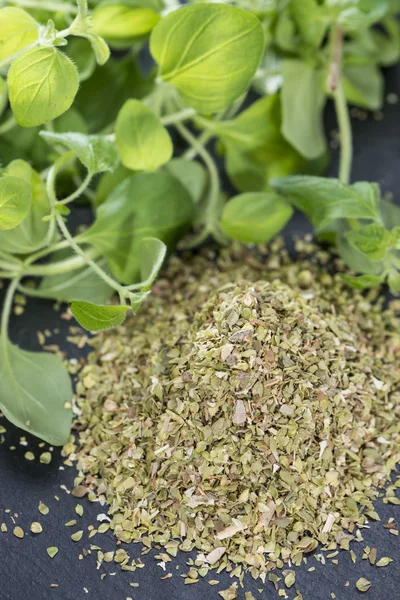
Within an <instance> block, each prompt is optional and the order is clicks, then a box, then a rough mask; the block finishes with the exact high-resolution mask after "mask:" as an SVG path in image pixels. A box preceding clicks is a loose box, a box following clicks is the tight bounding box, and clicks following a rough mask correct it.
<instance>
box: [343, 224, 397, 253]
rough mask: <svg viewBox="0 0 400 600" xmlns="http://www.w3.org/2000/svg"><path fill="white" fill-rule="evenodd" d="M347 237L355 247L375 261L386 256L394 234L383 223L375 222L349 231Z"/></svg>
mask: <svg viewBox="0 0 400 600" xmlns="http://www.w3.org/2000/svg"><path fill="white" fill-rule="evenodd" d="M347 239H348V240H349V242H350V244H351V245H352V246H353V248H355V249H356V250H358V251H359V252H362V254H366V255H367V256H368V258H369V259H370V260H373V261H375V260H382V259H383V258H384V257H385V255H386V252H387V250H388V248H389V247H390V245H391V241H392V236H391V234H390V232H389V231H387V229H385V228H384V227H382V225H378V224H377V223H373V224H371V225H364V226H363V227H359V228H358V229H352V230H350V231H349V232H348V233H347Z"/></svg>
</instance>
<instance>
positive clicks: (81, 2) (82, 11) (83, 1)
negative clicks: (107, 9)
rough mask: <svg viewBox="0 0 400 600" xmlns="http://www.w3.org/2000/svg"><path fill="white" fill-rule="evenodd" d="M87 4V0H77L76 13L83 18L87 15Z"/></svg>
mask: <svg viewBox="0 0 400 600" xmlns="http://www.w3.org/2000/svg"><path fill="white" fill-rule="evenodd" d="M87 12H88V5H87V0H78V15H79V17H80V18H81V19H82V20H84V19H86V17H87Z"/></svg>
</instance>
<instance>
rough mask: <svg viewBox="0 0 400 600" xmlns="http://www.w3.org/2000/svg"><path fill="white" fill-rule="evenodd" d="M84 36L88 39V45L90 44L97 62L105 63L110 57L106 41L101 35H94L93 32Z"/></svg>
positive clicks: (99, 63)
mask: <svg viewBox="0 0 400 600" xmlns="http://www.w3.org/2000/svg"><path fill="white" fill-rule="evenodd" d="M85 37H86V39H88V40H89V42H90V45H91V46H92V49H93V52H94V54H95V56H96V62H97V64H98V65H105V63H106V62H107V61H108V59H109V58H110V48H109V47H108V46H107V44H106V42H105V41H104V40H103V38H102V37H100V36H99V35H95V34H94V33H87V34H86V35H85Z"/></svg>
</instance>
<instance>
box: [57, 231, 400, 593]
mask: <svg viewBox="0 0 400 600" xmlns="http://www.w3.org/2000/svg"><path fill="white" fill-rule="evenodd" d="M299 246H300V248H299V250H300V257H301V258H302V260H301V261H295V262H293V261H291V260H290V259H289V258H288V256H287V253H286V251H285V250H284V249H283V248H282V247H281V245H280V242H275V244H274V248H273V252H271V253H269V254H264V255H263V248H261V249H260V248H259V249H257V251H251V250H249V249H244V248H243V247H239V246H231V247H230V248H228V249H225V250H224V251H222V253H220V254H219V256H218V257H216V256H214V254H213V251H212V250H205V251H203V253H200V254H199V255H197V256H193V257H189V258H187V259H185V260H184V261H181V260H180V259H177V258H173V259H172V260H171V262H170V264H169V267H168V268H167V270H166V272H165V277H164V279H162V280H161V281H159V282H158V284H157V286H156V288H155V289H154V293H153V295H152V298H151V300H149V302H148V303H147V304H146V306H145V307H144V308H143V309H142V310H141V312H140V314H138V315H137V316H136V317H135V318H133V319H131V321H130V322H127V323H126V324H125V326H123V327H121V328H119V330H117V331H111V332H109V333H106V334H103V335H102V336H99V337H97V338H96V339H95V340H94V341H93V344H94V348H95V351H94V353H93V354H92V356H91V359H90V363H89V364H88V365H87V366H86V367H85V368H84V369H83V371H82V373H81V376H80V382H79V384H78V406H79V408H80V409H81V411H82V412H81V416H80V418H79V432H80V433H79V443H78V446H77V447H75V446H74V445H73V444H72V443H71V444H69V445H68V447H67V448H66V453H67V454H70V453H72V458H76V459H77V461H78V467H79V469H80V475H79V477H78V478H77V480H76V484H77V485H79V484H83V485H86V486H88V487H89V488H90V489H91V490H92V491H91V492H90V494H89V498H91V499H92V500H93V499H95V498H98V497H99V498H101V499H102V500H106V502H107V503H108V505H109V514H110V516H111V517H112V522H111V527H112V528H113V530H114V531H115V534H116V536H117V537H118V538H119V539H120V540H122V541H126V542H129V541H136V540H140V541H141V542H142V543H144V544H145V545H147V546H150V545H151V544H152V543H156V544H158V545H161V546H162V547H164V548H165V550H166V552H168V553H169V554H171V555H174V554H176V552H177V550H178V548H180V549H182V550H192V549H197V550H198V552H199V554H198V558H197V560H196V561H195V568H194V569H192V570H191V576H190V577H191V578H192V579H193V580H194V581H195V580H196V578H197V577H198V576H199V574H200V575H204V574H206V573H207V572H208V570H209V569H215V568H227V569H228V570H229V571H230V572H231V573H233V574H234V575H237V576H239V577H241V576H242V575H243V573H244V571H247V570H249V571H250V572H251V574H252V575H253V577H255V578H257V577H261V579H265V577H266V573H268V571H270V570H271V568H273V567H275V566H276V565H278V566H280V567H283V566H284V565H285V564H286V563H288V562H289V561H290V563H292V564H295V565H298V564H300V563H301V561H302V558H303V555H304V554H305V553H308V552H311V551H313V550H314V549H315V548H316V547H317V545H318V542H321V543H322V544H323V545H325V547H326V548H327V549H329V550H332V551H333V550H335V549H337V548H348V546H349V543H350V541H351V540H352V539H354V538H355V537H357V535H358V534H357V531H358V527H359V526H362V525H363V524H365V523H366V522H367V520H368V519H374V518H377V515H376V513H375V512H374V509H373V505H372V502H373V500H374V499H375V498H376V497H377V495H378V493H379V492H378V490H379V488H382V486H383V484H385V483H387V481H388V479H389V476H390V473H391V471H392V470H393V469H394V467H395V464H396V462H398V461H399V460H400V370H399V368H398V361H399V357H400V329H399V321H398V320H397V318H396V312H395V311H396V308H398V306H395V304H396V303H395V302H393V303H392V305H391V307H390V308H389V309H387V310H382V303H381V302H380V301H379V300H377V298H376V292H373V293H370V294H369V295H368V294H367V295H366V294H365V293H364V294H361V293H359V292H357V291H354V290H352V289H349V288H347V287H346V286H345V285H344V284H343V283H342V281H341V278H340V275H330V274H329V270H328V268H327V267H326V266H324V264H325V263H328V261H330V260H333V259H332V257H330V256H329V255H328V254H327V253H324V252H323V251H318V254H316V252H317V251H316V249H315V248H313V247H312V246H311V245H309V244H306V243H305V242H304V241H303V242H301V243H300V244H299ZM307 251H311V253H312V254H313V258H312V259H307V258H306V256H305V252H307ZM302 253H303V256H302ZM397 304H398V303H397ZM74 455H75V456H74ZM395 487H396V486H395V485H393V486H392V487H391V488H390V489H389V492H388V494H387V497H388V501H389V502H390V501H391V498H394V496H395ZM395 501H396V500H393V502H395Z"/></svg>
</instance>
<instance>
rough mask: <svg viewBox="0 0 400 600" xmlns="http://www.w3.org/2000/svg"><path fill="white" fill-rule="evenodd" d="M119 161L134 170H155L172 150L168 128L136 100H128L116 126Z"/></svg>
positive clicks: (168, 158)
mask: <svg viewBox="0 0 400 600" xmlns="http://www.w3.org/2000/svg"><path fill="white" fill-rule="evenodd" d="M115 134H116V141H117V147H118V150H119V153H120V157H121V162H122V164H123V165H124V166H125V167H128V168H129V169H134V170H136V171H155V170H156V169H158V168H159V167H161V166H162V165H164V164H165V163H167V162H168V161H169V160H170V159H171V157H172V153H173V145H172V141H171V138H170V135H169V133H168V131H167V130H166V129H165V127H164V126H163V125H162V124H161V121H160V119H159V118H158V117H157V116H156V115H155V114H154V113H153V112H152V111H151V110H150V109H149V108H147V106H145V105H144V104H143V103H142V102H140V101H139V100H133V99H132V100H127V102H125V104H124V105H123V107H122V108H121V110H120V112H119V114H118V118H117V123H116V127H115Z"/></svg>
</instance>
